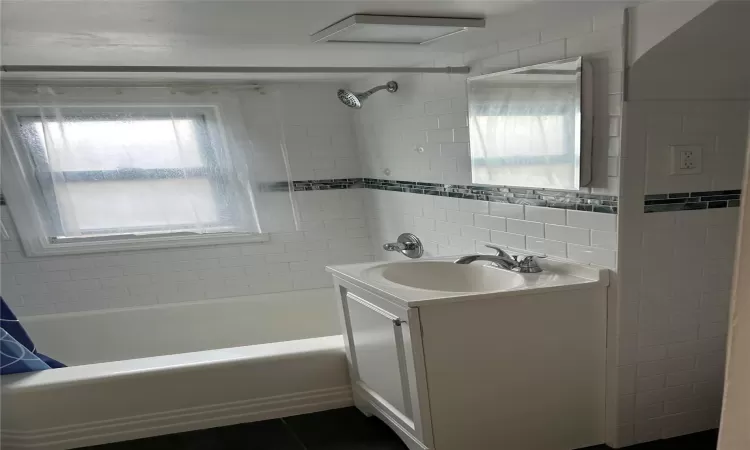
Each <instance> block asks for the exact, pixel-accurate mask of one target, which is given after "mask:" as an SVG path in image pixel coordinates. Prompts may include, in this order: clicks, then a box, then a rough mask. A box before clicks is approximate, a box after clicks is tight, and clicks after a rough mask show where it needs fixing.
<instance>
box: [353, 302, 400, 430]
mask: <svg viewBox="0 0 750 450" xmlns="http://www.w3.org/2000/svg"><path fill="white" fill-rule="evenodd" d="M345 307H346V309H347V310H348V311H347V312H348V314H347V316H348V322H349V323H348V325H349V332H350V345H351V347H352V348H351V349H350V351H351V357H352V359H353V361H352V362H353V366H354V369H355V371H356V373H355V374H352V375H353V377H354V378H355V381H356V382H357V383H359V384H360V385H362V387H363V388H365V389H366V390H369V391H371V392H372V393H374V394H376V395H377V396H378V397H380V398H381V399H382V400H383V401H384V402H386V403H387V404H388V405H389V406H390V407H391V408H393V409H395V410H397V411H398V412H400V413H401V414H403V415H404V416H406V417H407V418H409V419H413V416H412V405H411V395H410V392H409V376H408V373H407V364H406V353H407V350H406V347H405V344H404V331H405V328H406V327H407V323H406V321H405V320H404V319H403V318H402V317H399V315H397V314H394V313H393V312H389V311H386V310H385V309H383V308H381V307H379V306H377V305H375V304H373V303H371V302H368V301H366V300H364V299H362V298H361V297H358V296H357V295H355V294H352V293H351V292H347V294H346V298H345ZM406 332H407V334H408V330H406Z"/></svg>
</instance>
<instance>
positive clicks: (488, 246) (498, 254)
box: [484, 244, 508, 256]
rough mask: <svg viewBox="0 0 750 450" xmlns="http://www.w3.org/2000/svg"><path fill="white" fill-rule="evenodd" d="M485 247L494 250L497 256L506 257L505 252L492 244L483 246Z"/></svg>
mask: <svg viewBox="0 0 750 450" xmlns="http://www.w3.org/2000/svg"><path fill="white" fill-rule="evenodd" d="M484 246H485V247H487V248H491V249H492V250H495V251H496V252H497V256H507V255H508V253H506V252H505V250H503V249H502V248H500V247H498V246H497V245H492V244H484Z"/></svg>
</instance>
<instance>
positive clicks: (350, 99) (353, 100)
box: [338, 81, 398, 109]
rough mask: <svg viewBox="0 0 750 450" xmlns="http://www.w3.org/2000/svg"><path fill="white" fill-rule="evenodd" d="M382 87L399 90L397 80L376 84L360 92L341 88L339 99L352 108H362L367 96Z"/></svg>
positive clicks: (388, 89) (390, 90)
mask: <svg viewBox="0 0 750 450" xmlns="http://www.w3.org/2000/svg"><path fill="white" fill-rule="evenodd" d="M382 89H385V90H387V91H388V92H396V91H397V90H398V83H396V82H395V81H389V82H388V83H386V84H383V85H381V86H375V87H374V88H372V89H370V90H369V91H365V92H360V93H356V92H352V91H350V90H348V89H339V91H338V97H339V100H341V103H343V104H345V105H346V106H348V107H350V108H355V109H360V108H362V102H364V101H365V99H366V98H367V97H369V96H371V95H372V94H374V93H376V92H378V91H380V90H382Z"/></svg>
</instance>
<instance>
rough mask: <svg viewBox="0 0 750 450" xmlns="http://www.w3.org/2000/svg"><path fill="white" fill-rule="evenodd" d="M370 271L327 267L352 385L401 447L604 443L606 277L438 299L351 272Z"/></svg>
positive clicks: (517, 449)
mask: <svg viewBox="0 0 750 450" xmlns="http://www.w3.org/2000/svg"><path fill="white" fill-rule="evenodd" d="M391 264H394V263H391ZM395 264H400V263H395ZM406 264H409V263H406ZM374 265H375V264H370V265H369V266H368V265H367V264H359V265H349V266H338V267H332V268H329V270H330V271H331V272H332V273H333V276H334V283H335V292H336V297H337V298H336V300H337V303H338V307H339V312H340V315H341V322H342V328H343V334H344V340H345V343H346V351H347V356H348V359H349V368H350V378H351V382H352V389H353V391H354V399H355V404H356V406H357V407H358V408H359V409H360V410H361V411H362V412H364V413H365V414H371V415H376V416H378V417H379V418H380V419H382V420H383V421H384V422H385V423H387V424H388V425H389V426H390V427H391V428H392V429H393V430H394V431H395V432H396V433H397V434H398V435H399V436H400V437H401V439H402V440H403V441H404V442H405V443H406V445H407V446H408V447H409V448H410V449H411V450H415V449H434V450H497V449H508V450H573V449H578V448H583V447H587V446H591V445H596V444H600V443H602V442H603V441H604V380H605V345H606V341H605V327H606V289H607V284H608V279H607V277H606V273H605V271H601V272H599V271H598V269H592V270H593V272H592V273H593V274H594V275H591V276H592V278H595V277H596V276H599V275H601V277H600V278H599V279H586V280H583V281H581V279H578V280H577V281H576V280H575V279H574V278H575V277H568V278H566V277H565V276H562V277H557V278H554V280H555V281H554V282H551V283H547V284H546V285H545V286H535V287H529V286H525V288H524V287H521V288H519V289H518V290H515V291H508V292H502V293H497V294H492V293H482V294H476V295H467V294H466V293H460V295H459V294H456V293H445V292H443V293H442V294H443V296H442V297H440V296H439V294H440V293H438V292H430V291H426V290H414V289H406V288H402V287H399V286H395V285H391V284H389V283H387V282H383V283H378V282H373V281H372V279H368V278H367V277H364V276H360V275H361V273H363V272H362V271H363V270H365V269H368V268H371V267H372V266H374ZM365 273H371V272H366V271H365ZM530 279H531V278H530ZM566 280H568V281H570V280H573V281H570V282H571V283H572V284H571V285H565V284H564V282H565V281H566ZM555 283H557V284H555ZM431 297H435V298H431Z"/></svg>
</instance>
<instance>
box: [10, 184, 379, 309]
mask: <svg viewBox="0 0 750 450" xmlns="http://www.w3.org/2000/svg"><path fill="white" fill-rule="evenodd" d="M364 192H365V191H364V190H362V189H353V190H333V191H312V192H297V193H296V194H295V195H296V198H297V202H298V205H299V207H300V212H301V214H302V217H303V218H304V217H306V214H308V213H315V216H316V217H322V218H323V219H320V220H312V221H305V222H302V225H303V227H302V229H303V230H304V231H295V232H288V233H271V235H270V242H267V243H249V244H232V245H215V246H209V247H191V248H186V249H168V250H166V249H165V250H142V251H131V252H109V253H100V254H88V255H80V256H57V257H45V258H26V257H25V256H24V253H23V250H22V248H21V245H20V242H19V241H18V236H17V233H16V231H15V227H14V226H13V223H12V220H11V218H10V216H9V213H8V209H7V206H3V207H2V215H1V216H0V217H1V218H2V222H3V224H4V225H5V227H6V229H8V232H9V234H10V237H11V239H10V240H3V241H2V242H1V243H0V247H2V248H1V250H2V251H1V252H0V255H2V266H0V271H1V272H2V274H1V276H2V284H1V285H0V288H1V289H2V295H3V298H4V299H5V300H6V301H7V302H8V303H9V304H10V305H11V306H12V307H13V309H14V311H15V312H16V313H17V314H18V315H19V316H31V315H38V314H55V313H65V312H75V311H88V310H98V309H107V308H127V307H133V306H144V305H153V304H159V303H174V302H184V301H196V300H207V299H209V300H210V299H218V298H224V297H237V296H247V295H254V294H263V293H269V292H280V291H289V290H298V289H313V288H320V287H326V286H331V285H332V282H331V277H330V275H329V274H328V273H326V272H325V266H326V265H328V264H346V263H355V262H365V261H370V260H372V255H373V252H372V249H371V246H370V239H369V233H368V231H367V228H366V224H365V220H364V217H365V213H364V203H363V195H364Z"/></svg>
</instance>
